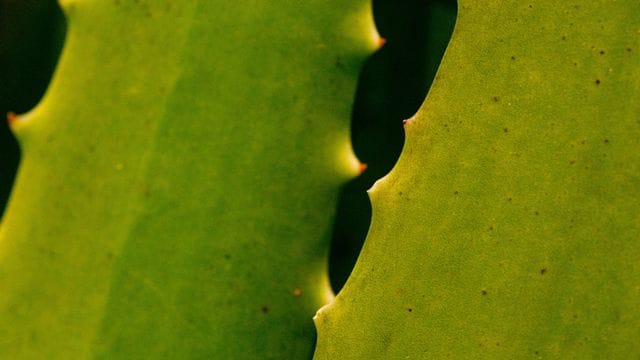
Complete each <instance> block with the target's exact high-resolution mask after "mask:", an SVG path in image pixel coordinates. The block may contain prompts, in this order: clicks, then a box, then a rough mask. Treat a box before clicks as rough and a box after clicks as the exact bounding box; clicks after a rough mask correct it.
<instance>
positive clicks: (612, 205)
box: [316, 0, 640, 359]
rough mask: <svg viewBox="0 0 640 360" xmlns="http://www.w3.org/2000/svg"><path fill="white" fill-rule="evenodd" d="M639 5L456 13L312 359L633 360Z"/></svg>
mask: <svg viewBox="0 0 640 360" xmlns="http://www.w3.org/2000/svg"><path fill="white" fill-rule="evenodd" d="M639 97H640V3H638V2H637V1H634V0H625V1H617V2H611V1H600V0H598V1H589V2H575V3H574V2H557V1H550V0H538V1H531V2H522V1H515V0H512V1H502V2H493V1H467V0H463V1H460V2H459V12H458V22H457V25H456V30H455V31H454V35H453V38H452V41H451V43H450V45H449V48H448V49H447V53H446V54H445V57H444V59H443V63H442V66H441V69H440V71H439V74H438V75H437V77H436V80H435V82H434V85H433V87H432V89H431V91H430V93H429V95H428V98H427V100H426V102H425V103H424V105H423V107H422V108H421V110H420V111H419V113H418V114H417V115H416V116H415V117H414V118H413V119H411V120H410V121H409V122H407V124H406V126H405V129H406V134H407V141H406V144H405V148H404V150H403V153H402V155H401V158H400V160H399V162H398V164H397V165H396V167H395V168H394V170H393V171H392V172H391V173H390V174H389V175H388V176H387V177H385V178H384V179H382V180H380V181H379V182H378V183H377V184H376V185H375V186H374V188H373V189H372V190H371V191H370V196H371V198H372V203H373V223H372V226H371V229H370V232H369V236H368V239H367V241H366V243H365V246H364V249H363V251H362V253H361V255H360V258H359V260H358V263H357V264H356V268H355V270H354V272H353V274H352V276H351V277H350V279H349V280H348V282H347V284H346V285H345V288H344V289H343V291H342V292H341V293H340V294H339V295H338V296H337V298H336V299H335V300H334V301H333V302H332V303H331V304H330V305H328V306H327V307H325V308H323V309H321V310H320V311H319V313H318V315H317V317H316V323H317V326H318V329H319V340H318V346H317V350H316V358H317V359H373V358H383V359H407V358H411V359H425V358H446V357H451V358H509V359H513V358H528V357H535V356H541V357H543V358H580V359H582V358H628V357H635V356H637V355H638V354H640V343H639V342H638V341H637V338H638V334H640V301H639V299H640V102H639V101H638V98H639Z"/></svg>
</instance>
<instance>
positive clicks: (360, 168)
mask: <svg viewBox="0 0 640 360" xmlns="http://www.w3.org/2000/svg"><path fill="white" fill-rule="evenodd" d="M368 167H369V165H367V164H365V163H360V164H359V165H358V171H359V172H360V174H362V173H363V172H364V171H365V170H367V168H368Z"/></svg>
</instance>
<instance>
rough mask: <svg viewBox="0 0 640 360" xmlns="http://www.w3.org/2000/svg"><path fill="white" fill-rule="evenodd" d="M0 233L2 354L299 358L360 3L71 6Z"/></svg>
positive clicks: (367, 23)
mask: <svg viewBox="0 0 640 360" xmlns="http://www.w3.org/2000/svg"><path fill="white" fill-rule="evenodd" d="M62 7H63V10H64V13H65V16H66V21H67V23H68V32H67V35H66V39H65V44H64V48H63V52H62V56H61V59H60V62H59V66H58V68H57V70H56V73H55V75H54V79H53V81H52V84H51V86H50V88H49V89H48V91H47V93H46V95H45V97H44V99H43V100H42V102H41V103H40V104H39V105H38V106H37V107H36V108H35V109H34V110H32V111H30V112H29V113H27V114H23V115H20V116H18V118H16V119H11V120H12V127H13V129H14V131H15V133H16V134H17V136H18V138H19V141H20V144H21V148H22V155H23V158H22V163H21V166H20V169H19V172H18V175H17V182H16V184H15V187H14V189H13V193H12V195H11V199H10V202H9V205H8V209H7V213H6V215H5V218H4V219H3V223H2V228H1V234H0V358H2V359H58V358H60V359H85V358H108V359H148V358H163V359H166V358H175V359H191V358H194V359H196V358H197V359H204V358H207V359H297V358H300V359H303V358H305V357H306V358H308V357H310V356H311V354H312V353H313V344H314V337H315V334H314V326H313V322H312V320H311V319H312V316H313V314H314V313H315V311H316V310H317V309H318V308H319V307H320V306H322V305H323V304H325V303H326V301H327V291H328V290H327V289H328V285H327V283H328V282H327V279H326V252H327V247H328V240H329V239H328V235H329V233H330V227H331V222H332V214H333V212H334V210H335V209H334V208H335V198H336V196H337V192H338V189H339V187H340V186H341V184H343V183H344V182H345V181H346V180H347V179H348V178H350V177H351V176H353V175H354V174H355V172H356V171H357V167H358V164H357V162H356V161H355V160H354V159H353V155H352V153H351V148H350V144H349V116H350V111H351V110H350V106H351V102H352V98H353V93H354V91H355V85H356V80H357V76H358V71H359V68H360V65H361V63H362V62H363V61H364V59H365V58H366V56H367V55H368V54H370V53H371V52H372V51H373V50H374V48H375V47H376V46H377V40H376V38H375V31H374V30H373V24H372V17H371V11H370V4H368V2H367V1H364V0H362V1H360V0H358V1H352V0H348V1H347V0H345V1H332V2H327V1H323V0H310V1H303V2H292V1H279V0H278V1H251V0H247V1H240V2H229V1H218V0H215V1H195V0H188V1H178V2H176V1H168V0H167V1H165V0H156V1H147V0H135V1H133V0H131V1H129V0H111V1H107V0H101V1H94V0H77V1H75V0H70V1H64V2H63V3H62Z"/></svg>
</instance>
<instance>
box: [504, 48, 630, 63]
mask: <svg viewBox="0 0 640 360" xmlns="http://www.w3.org/2000/svg"><path fill="white" fill-rule="evenodd" d="M629 51H631V50H630V49H629ZM511 60H514V61H515V60H516V57H515V56H512V57H511Z"/></svg>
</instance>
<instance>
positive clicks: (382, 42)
mask: <svg viewBox="0 0 640 360" xmlns="http://www.w3.org/2000/svg"><path fill="white" fill-rule="evenodd" d="M386 43H387V39H385V38H383V37H382V36H378V47H383V46H384V44H386Z"/></svg>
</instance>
